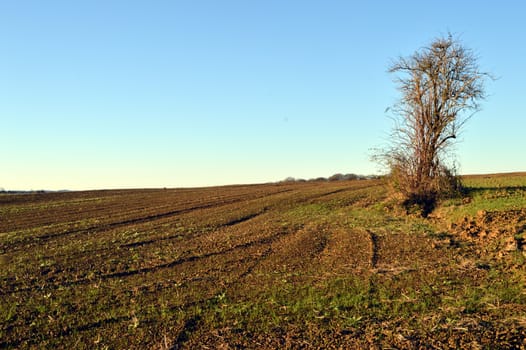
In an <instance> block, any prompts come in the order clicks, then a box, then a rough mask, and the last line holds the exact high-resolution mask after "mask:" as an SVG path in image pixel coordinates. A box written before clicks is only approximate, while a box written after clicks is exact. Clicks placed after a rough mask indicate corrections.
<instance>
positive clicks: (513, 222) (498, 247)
mask: <svg viewBox="0 0 526 350" xmlns="http://www.w3.org/2000/svg"><path fill="white" fill-rule="evenodd" d="M449 229H450V231H451V233H453V234H455V235H456V236H458V237H459V238H460V239H462V240H467V241H470V242H473V243H475V244H478V245H482V246H484V247H486V249H487V250H493V251H494V252H495V251H496V252H498V253H499V255H500V256H502V255H503V254H506V253H509V252H513V251H522V252H523V254H525V255H526V251H525V249H524V248H525V247H524V239H525V236H526V209H520V210H509V211H494V212H488V211H486V210H479V211H478V212H477V216H476V217H464V218H462V219H461V220H459V221H458V222H457V223H452V224H451V225H450V227H449Z"/></svg>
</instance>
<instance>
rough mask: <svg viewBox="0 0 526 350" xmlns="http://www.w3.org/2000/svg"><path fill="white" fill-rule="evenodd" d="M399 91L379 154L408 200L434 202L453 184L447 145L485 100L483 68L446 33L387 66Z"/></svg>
mask: <svg viewBox="0 0 526 350" xmlns="http://www.w3.org/2000/svg"><path fill="white" fill-rule="evenodd" d="M389 72H390V73H393V74H395V75H396V78H395V82H396V84H397V87H398V90H399V91H400V93H401V97H400V100H399V101H398V103H397V104H395V105H394V106H393V107H392V111H393V112H394V115H395V116H396V117H395V121H396V126H395V129H394V131H393V134H392V144H391V145H390V147H389V148H388V149H387V150H384V152H383V153H382V154H381V158H382V159H383V160H384V161H386V162H387V164H388V166H389V168H390V170H391V175H392V179H393V180H394V181H395V182H396V185H397V188H398V189H399V190H400V191H401V192H402V194H403V195H404V196H405V199H406V203H411V204H424V205H433V204H434V202H435V201H436V199H437V198H438V197H439V196H440V195H441V194H442V193H444V191H450V190H451V189H452V187H455V183H456V182H455V181H450V180H454V179H455V177H454V176H453V175H454V169H452V168H451V166H448V162H447V158H448V157H449V156H450V155H451V154H450V151H451V150H450V147H451V145H452V144H453V143H454V141H455V139H456V138H457V136H458V133H459V131H460V130H461V128H462V126H463V125H464V124H465V122H466V121H467V120H468V119H469V118H470V117H471V116H472V115H473V113H475V112H476V111H478V110H479V108H480V105H479V102H480V101H481V100H483V99H484V97H485V91H484V85H485V81H486V78H488V77H489V75H488V74H487V73H484V72H481V71H480V70H479V68H478V64H477V58H476V56H475V55H474V54H473V52H472V51H471V50H469V49H467V48H466V47H465V46H463V45H462V44H461V43H460V42H459V40H457V39H455V38H453V37H452V35H451V34H449V35H448V36H447V37H440V38H437V39H435V40H434V41H433V42H432V43H431V45H430V46H428V47H425V48H422V49H421V50H419V51H416V52H415V53H414V54H413V55H412V56H409V57H407V58H405V57H400V58H398V59H397V60H396V61H395V62H394V63H393V64H392V65H391V67H390V68H389Z"/></svg>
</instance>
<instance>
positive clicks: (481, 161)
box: [0, 0, 526, 189]
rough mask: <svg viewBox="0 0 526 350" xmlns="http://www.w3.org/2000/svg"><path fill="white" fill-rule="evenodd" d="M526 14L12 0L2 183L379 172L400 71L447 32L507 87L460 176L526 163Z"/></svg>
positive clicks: (0, 150) (2, 58)
mask: <svg viewBox="0 0 526 350" xmlns="http://www.w3.org/2000/svg"><path fill="white" fill-rule="evenodd" d="M525 4H526V3H525V2H523V1H518V0H517V1H458V0H457V1H443V0H441V1H350V0H348V1H331V0H327V1H307V0H301V1H281V0H279V1H278V0H265V1H246V0H238V1H229V0H221V1H220V0H209V1H201V0H187V1H177V0H173V1H155V0H152V1H131V0H122V1H116V0H101V1H96V0H90V1H87V0H86V1H80V0H79V1H54V0H47V1H41V0H35V1H24V0H0V127H1V130H2V133H1V137H0V154H1V164H2V166H1V170H0V187H3V188H5V189H93V188H129V187H180V186H205V185H218V184H232V183H258V182H267V181H276V180H281V179H283V178H285V177H287V176H294V177H303V178H311V177H318V176H330V175H332V174H334V173H337V172H353V173H359V174H369V173H377V172H378V166H377V165H376V164H374V163H372V162H370V160H369V154H370V151H369V150H370V149H371V148H373V147H375V146H378V145H381V144H383V143H384V142H385V141H386V137H387V135H388V133H389V131H390V128H391V121H390V120H389V118H388V116H387V115H386V114H385V112H384V111H385V109H386V107H388V106H390V105H392V103H393V102H394V101H395V99H396V97H397V91H396V89H395V86H394V84H393V82H392V77H391V76H389V74H388V73H387V72H386V71H387V67H388V65H389V63H390V62H391V60H392V59H394V58H396V57H397V56H400V55H404V56H406V55H410V54H411V53H413V52H414V51H415V50H417V49H419V48H421V47H422V46H424V45H426V44H427V43H429V42H430V41H431V40H432V39H433V38H435V37H437V36H439V35H441V34H447V32H448V31H450V32H453V33H456V34H459V35H460V37H461V39H462V41H463V42H464V43H465V45H466V46H468V47H470V48H472V49H473V50H475V51H476V53H477V54H478V55H479V57H480V61H479V62H480V66H481V68H482V69H483V70H486V71H491V72H492V73H494V74H495V75H496V76H498V77H499V78H500V79H499V80H497V81H495V82H490V83H488V90H487V91H488V93H489V95H490V96H489V98H488V99H487V100H486V101H485V102H484V103H483V110H482V111H481V112H479V113H478V114H476V115H475V116H474V117H473V119H471V120H470V122H469V123H468V125H467V127H466V129H465V132H464V134H463V138H462V143H460V144H459V145H458V146H457V154H458V160H459V162H460V165H461V168H460V170H461V172H462V173H489V172H505V171H526V160H525V159H526V158H525V156H524V151H525V150H526V137H525V136H524V134H525V132H526V118H525V113H526V112H525V109H524V105H523V103H524V99H525V98H526V94H525V83H526V70H525V68H524V67H525V65H524V62H525V61H524V60H525V57H526V45H525V40H526V39H525V38H526V24H525V21H524V15H525V14H526V5H525Z"/></svg>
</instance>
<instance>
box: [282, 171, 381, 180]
mask: <svg viewBox="0 0 526 350" xmlns="http://www.w3.org/2000/svg"><path fill="white" fill-rule="evenodd" d="M378 178H380V176H378V175H357V174H341V173H338V174H334V175H332V176H329V177H317V178H312V179H308V180H305V179H301V178H299V179H297V178H295V177H292V176H289V177H287V178H286V179H284V180H283V181H280V182H328V181H351V180H373V179H378Z"/></svg>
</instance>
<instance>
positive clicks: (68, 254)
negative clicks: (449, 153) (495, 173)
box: [0, 180, 526, 349]
mask: <svg viewBox="0 0 526 350" xmlns="http://www.w3.org/2000/svg"><path fill="white" fill-rule="evenodd" d="M517 191H523V192H524V191H525V189H524V187H517ZM459 205H462V204H459ZM466 205H469V204H466ZM524 207H525V208H526V205H524ZM452 208H453V209H452ZM454 208H455V207H454V205H453V204H452V205H451V206H449V207H446V208H445V209H444V211H445V212H448V210H449V211H452V210H454ZM439 212H440V211H439ZM506 213H508V214H509V213H511V214H509V215H511V219H510V218H509V217H508V219H507V220H508V221H510V220H511V221H513V220H515V221H514V222H515V224H514V225H515V226H513V227H514V228H513V229H512V228H511V227H510V228H508V226H506V227H504V226H503V225H500V224H499V223H498V222H495V221H492V223H491V224H488V227H489V228H488V230H490V231H491V230H492V228H494V226H496V227H498V228H502V230H501V232H500V233H496V234H495V235H493V236H491V235H487V237H489V238H487V239H486V240H477V239H474V238H473V235H467V234H466V231H467V230H468V228H464V226H466V224H465V223H466V222H468V219H467V218H462V220H463V221H461V222H460V223H459V224H458V225H457V224H452V223H451V222H449V221H448V220H446V219H444V218H443V217H440V216H439V215H437V216H436V217H435V218H431V219H422V218H417V217H412V216H407V215H405V214H404V213H400V212H399V211H398V210H397V209H396V208H395V207H394V206H393V205H392V204H391V202H390V200H389V198H388V194H387V189H386V187H385V185H383V184H382V183H381V182H380V181H379V180H362V181H341V182H323V183H313V182H309V183H290V184H267V185H251V186H227V187H216V188H201V189H167V190H162V189H160V190H122V191H91V192H69V193H47V194H24V195H0V264H1V271H0V348H35V349H42V348H75V349H94V348H100V349H104V348H108V349H148V348H152V349H171V348H174V349H179V348H185V349H186V348H187V349H195V348H210V349H216V348H225V349H226V348H258V349H259V348H312V349H314V348H385V347H393V348H407V349H410V348H422V347H428V348H459V347H460V348H463V347H464V348H465V347H467V348H469V347H471V348H483V347H488V348H499V347H501V348H509V347H512V348H513V347H515V348H520V347H523V348H524V347H525V346H526V344H525V342H524V339H525V334H526V333H525V327H526V295H525V293H524V283H525V276H526V274H525V273H524V271H525V258H524V254H523V250H522V243H521V242H522V238H521V234H522V233H523V232H524V230H526V217H525V213H524V211H520V210H519V211H517V210H515V211H511V210H509V211H506ZM483 214H484V213H483ZM483 214H481V215H483ZM484 215H489V214H484ZM494 215H496V214H494ZM521 215H522V216H521ZM483 219H484V218H483ZM483 219H481V220H480V221H481V222H482V221H484V220H483ZM486 221H487V220H486ZM463 225H464V226H463ZM491 225H493V226H491ZM521 225H523V226H521ZM513 230H515V231H513ZM480 231H481V230H479V231H478V232H480ZM494 231H495V230H493V231H491V232H494ZM495 232H496V231H495ZM509 237H515V238H514V239H515V241H516V243H517V244H516V246H515V247H514V249H509V247H507V246H505V243H506V242H509V241H510V238H509ZM481 247H484V249H481Z"/></svg>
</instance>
